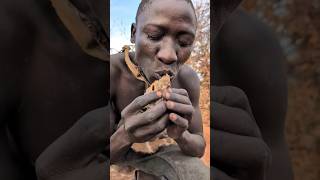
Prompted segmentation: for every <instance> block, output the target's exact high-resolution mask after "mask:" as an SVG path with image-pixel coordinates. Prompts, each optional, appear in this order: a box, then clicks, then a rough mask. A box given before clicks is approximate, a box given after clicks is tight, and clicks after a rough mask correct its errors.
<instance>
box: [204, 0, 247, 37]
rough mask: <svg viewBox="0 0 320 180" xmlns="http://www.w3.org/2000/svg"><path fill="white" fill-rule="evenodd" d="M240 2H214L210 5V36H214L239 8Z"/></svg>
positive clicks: (227, 0)
mask: <svg viewBox="0 0 320 180" xmlns="http://www.w3.org/2000/svg"><path fill="white" fill-rule="evenodd" d="M241 2H242V0H214V1H213V2H212V4H211V8H212V9H211V12H212V13H211V14H210V16H211V17H210V19H211V22H213V23H211V34H213V35H214V37H215V36H216V34H217V33H218V31H219V30H220V28H221V27H222V25H223V23H224V22H225V21H226V20H227V18H228V17H229V16H230V15H231V14H232V12H233V11H234V10H235V9H236V8H237V7H238V6H239V4H240V3H241Z"/></svg>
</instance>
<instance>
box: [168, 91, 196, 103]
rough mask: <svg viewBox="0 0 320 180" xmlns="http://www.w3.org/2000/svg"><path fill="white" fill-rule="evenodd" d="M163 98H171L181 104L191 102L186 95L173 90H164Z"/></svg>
mask: <svg viewBox="0 0 320 180" xmlns="http://www.w3.org/2000/svg"><path fill="white" fill-rule="evenodd" d="M164 98H165V99H166V100H171V101H174V102H178V103H182V104H191V101H190V99H189V97H188V96H185V95H181V94H177V93H174V92H171V93H170V92H166V93H165V94H164Z"/></svg>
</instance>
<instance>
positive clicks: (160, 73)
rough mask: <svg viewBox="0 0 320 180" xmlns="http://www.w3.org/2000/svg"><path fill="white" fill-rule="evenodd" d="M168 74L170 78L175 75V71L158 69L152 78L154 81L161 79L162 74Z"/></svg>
mask: <svg viewBox="0 0 320 180" xmlns="http://www.w3.org/2000/svg"><path fill="white" fill-rule="evenodd" d="M166 74H168V75H169V76H170V78H171V79H172V78H173V77H174V75H175V73H173V71H171V70H167V69H166V70H161V71H156V72H155V73H154V74H153V75H152V77H151V78H150V80H151V81H152V82H153V81H155V80H159V79H161V77H162V76H164V75H166Z"/></svg>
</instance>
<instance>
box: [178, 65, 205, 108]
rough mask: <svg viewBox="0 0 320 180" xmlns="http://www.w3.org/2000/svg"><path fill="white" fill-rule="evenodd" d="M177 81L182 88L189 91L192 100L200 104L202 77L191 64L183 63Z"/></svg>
mask: <svg viewBox="0 0 320 180" xmlns="http://www.w3.org/2000/svg"><path fill="white" fill-rule="evenodd" d="M177 81H178V84H179V87H180V88H183V89H186V90H187V91H188V94H189V97H190V100H191V102H192V103H193V104H198V103H199V97H200V79H199V77H198V74H197V73H196V72H195V71H194V70H193V69H192V68H191V67H190V66H189V65H182V66H181V68H180V70H179V72H178V74H177Z"/></svg>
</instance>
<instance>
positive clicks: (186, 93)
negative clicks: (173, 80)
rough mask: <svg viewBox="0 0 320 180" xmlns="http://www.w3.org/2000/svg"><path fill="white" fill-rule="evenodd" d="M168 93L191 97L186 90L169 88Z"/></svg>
mask: <svg viewBox="0 0 320 180" xmlns="http://www.w3.org/2000/svg"><path fill="white" fill-rule="evenodd" d="M168 91H169V92H170V93H176V94H180V95H183V96H187V97H189V94H188V91H187V90H185V89H176V88H169V89H168Z"/></svg>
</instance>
